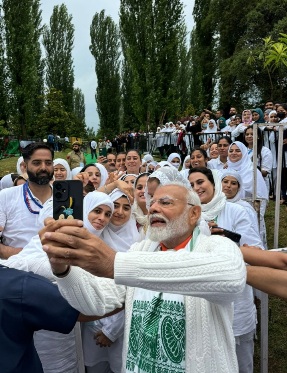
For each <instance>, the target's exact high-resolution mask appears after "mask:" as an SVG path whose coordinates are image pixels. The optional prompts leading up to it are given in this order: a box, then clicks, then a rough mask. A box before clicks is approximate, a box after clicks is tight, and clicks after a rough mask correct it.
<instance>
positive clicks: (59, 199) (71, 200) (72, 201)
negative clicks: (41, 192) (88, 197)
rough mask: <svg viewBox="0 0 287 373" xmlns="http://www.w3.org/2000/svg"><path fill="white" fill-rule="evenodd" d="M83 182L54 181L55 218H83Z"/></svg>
mask: <svg viewBox="0 0 287 373" xmlns="http://www.w3.org/2000/svg"><path fill="white" fill-rule="evenodd" d="M83 199H84V197H83V184H82V182H81V181H80V180H63V181H60V180H57V181H54V183H53V218H54V219H55V220H58V219H80V220H83Z"/></svg>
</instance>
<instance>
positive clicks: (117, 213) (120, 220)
mask: <svg viewBox="0 0 287 373" xmlns="http://www.w3.org/2000/svg"><path fill="white" fill-rule="evenodd" d="M110 198H111V200H112V201H113V202H114V213H113V216H112V219H111V221H110V223H109V225H108V226H107V228H106V229H105V230H104V232H103V233H102V237H103V240H104V241H105V242H106V244H107V245H109V246H110V247H111V248H112V249H114V250H115V251H127V250H128V249H129V248H130V246H131V245H132V244H133V243H135V242H137V241H138V240H139V232H138V230H137V226H136V220H135V218H134V217H133V216H132V205H131V203H130V200H129V199H128V196H127V195H126V194H124V193H123V192H122V191H120V190H119V189H115V190H113V192H112V193H111V194H110Z"/></svg>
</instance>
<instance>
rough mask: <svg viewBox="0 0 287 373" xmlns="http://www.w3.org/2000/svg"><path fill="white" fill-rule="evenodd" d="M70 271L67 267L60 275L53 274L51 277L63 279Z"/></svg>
mask: <svg viewBox="0 0 287 373" xmlns="http://www.w3.org/2000/svg"><path fill="white" fill-rule="evenodd" d="M70 269H71V267H70V266H68V267H67V269H66V270H65V271H64V272H62V273H55V272H53V275H55V276H56V277H65V276H66V275H67V274H68V273H69V272H70Z"/></svg>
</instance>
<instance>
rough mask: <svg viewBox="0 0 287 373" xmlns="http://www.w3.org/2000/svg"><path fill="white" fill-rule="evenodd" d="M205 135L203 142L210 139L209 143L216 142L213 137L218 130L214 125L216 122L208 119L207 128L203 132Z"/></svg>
mask: <svg viewBox="0 0 287 373" xmlns="http://www.w3.org/2000/svg"><path fill="white" fill-rule="evenodd" d="M203 132H204V133H205V134H206V135H205V142H206V141H207V140H208V139H210V140H211V141H215V140H216V136H215V133H217V132H218V129H217V125H216V122H215V120H214V119H210V120H209V122H208V124H207V128H206V130H204V131H203Z"/></svg>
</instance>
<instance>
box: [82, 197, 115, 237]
mask: <svg viewBox="0 0 287 373" xmlns="http://www.w3.org/2000/svg"><path fill="white" fill-rule="evenodd" d="M100 205H106V206H108V207H109V208H110V209H111V211H112V213H113V212H114V203H113V201H112V200H111V198H110V197H109V196H108V195H107V194H105V193H102V192H97V191H94V192H90V193H88V194H87V195H86V197H85V198H84V216H83V217H84V227H85V228H87V229H88V231H89V232H91V233H92V234H94V235H95V236H100V234H101V233H102V232H103V230H104V229H105V228H103V229H100V230H97V229H95V228H94V227H93V226H92V224H91V223H90V221H89V219H88V215H89V213H90V212H91V211H92V210H94V209H95V208H96V207H98V206H100Z"/></svg>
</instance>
